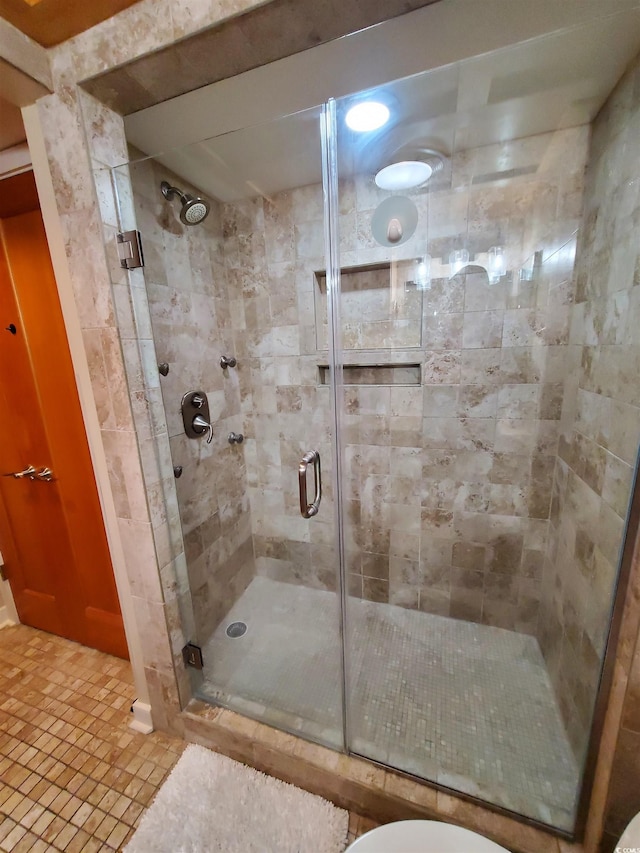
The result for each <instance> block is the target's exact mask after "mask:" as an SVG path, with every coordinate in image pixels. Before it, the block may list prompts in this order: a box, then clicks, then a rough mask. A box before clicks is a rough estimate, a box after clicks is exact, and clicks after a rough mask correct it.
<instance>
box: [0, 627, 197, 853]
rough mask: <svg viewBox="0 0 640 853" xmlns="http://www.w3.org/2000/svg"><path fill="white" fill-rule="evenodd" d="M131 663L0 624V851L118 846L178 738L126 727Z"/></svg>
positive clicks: (166, 767) (172, 757)
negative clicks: (148, 733) (144, 733)
mask: <svg viewBox="0 0 640 853" xmlns="http://www.w3.org/2000/svg"><path fill="white" fill-rule="evenodd" d="M134 699H135V693H134V689H133V683H132V678H131V667H130V666H129V663H128V662H127V661H122V660H120V659H118V658H114V657H110V656H109V655H105V654H102V653H101V652H97V651H95V650H93V649H87V648H84V647H83V646H79V645H77V644H76V643H72V642H70V641H68V640H64V639H62V638H60V637H54V636H52V635H50V634H45V633H44V632H42V631H37V630H35V629H33V628H28V627H26V626H23V625H16V626H11V627H5V628H2V629H1V630H0V850H3V851H12V853H21V851H34V852H35V853H39V851H44V850H64V851H68V853H76V851H78V853H79V851H82V853H93V851H98V850H119V849H121V848H122V846H123V845H124V844H126V842H127V840H128V838H129V836H130V835H132V834H133V832H134V830H135V828H136V826H137V824H138V821H139V820H140V816H141V815H142V813H143V812H144V809H145V808H146V806H147V805H148V804H149V803H150V802H151V800H152V798H153V796H154V794H155V792H156V791H157V789H158V788H159V787H160V785H161V784H162V782H163V781H164V779H165V777H166V776H167V774H168V773H169V771H170V769H171V768H172V767H173V765H174V764H175V762H176V761H177V759H178V758H179V756H180V754H181V752H182V750H183V748H184V743H183V742H182V741H181V740H178V739H176V738H171V737H168V736H166V735H164V734H161V733H158V732H154V733H153V734H151V735H142V734H138V733H136V732H134V731H132V730H131V729H130V728H128V722H129V719H130V716H129V709H130V707H131V703H132V702H133V700H134Z"/></svg>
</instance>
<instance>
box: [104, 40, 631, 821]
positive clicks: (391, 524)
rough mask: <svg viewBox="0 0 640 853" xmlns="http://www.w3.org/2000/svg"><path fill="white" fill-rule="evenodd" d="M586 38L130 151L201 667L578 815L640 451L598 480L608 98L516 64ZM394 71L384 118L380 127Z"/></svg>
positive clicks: (208, 685)
mask: <svg viewBox="0 0 640 853" xmlns="http://www.w3.org/2000/svg"><path fill="white" fill-rule="evenodd" d="M565 37H568V36H566V35H565ZM562 50H563V43H562V38H561V37H559V36H554V37H549V38H545V39H538V40H533V41H532V42H527V43H525V44H524V45H519V46H517V47H515V48H509V49H505V50H500V51H496V52H494V53H492V54H487V55H485V56H482V57H477V58H474V59H472V60H468V61H464V62H460V63H457V64H455V65H451V66H447V67H445V68H442V69H437V70H436V71H433V72H429V73H425V74H420V75H417V76H415V77H410V78H406V79H403V80H399V81H395V82H393V83H389V84H387V85H385V86H379V87H377V88H376V89H375V90H372V91H370V92H358V93H357V94H354V95H349V96H348V97H344V98H340V99H337V100H331V101H329V102H328V103H326V104H324V105H321V106H318V107H316V108H313V109H309V110H304V111H302V112H298V113H295V114H292V115H287V116H283V117H281V118H279V119H278V120H276V121H273V122H270V123H268V124H263V125H260V126H254V127H249V128H244V129H240V130H237V131H233V132H230V133H227V134H224V135H222V136H218V137H215V138H212V139H207V140H205V141H202V142H199V143H197V144H195V145H190V146H187V147H185V148H182V149H180V150H176V151H169V152H165V153H162V154H156V153H155V152H152V153H154V156H153V157H150V156H147V155H146V154H144V155H143V154H142V153H141V152H136V151H134V150H132V152H131V162H130V163H129V164H127V166H123V167H121V168H119V169H116V170H114V181H115V183H116V185H118V184H119V183H124V181H125V176H126V180H129V179H130V181H131V185H132V187H133V196H134V197H133V204H134V208H135V219H136V223H137V227H138V229H139V230H140V231H141V233H142V235H143V240H144V252H145V262H146V263H145V268H144V282H142V281H138V282H137V285H139V286H140V287H144V289H145V293H146V298H147V300H148V303H149V308H150V313H151V320H152V327H153V328H152V332H153V342H154V346H155V356H156V358H157V361H158V363H159V364H160V365H161V368H162V370H161V373H162V376H161V379H160V387H161V391H162V399H163V402H164V409H165V415H166V422H167V428H168V434H169V441H170V445H171V455H172V462H173V465H174V477H175V480H174V481H172V482H170V483H168V484H166V486H167V488H174V487H175V491H176V493H177V498H178V506H179V518H173V519H169V523H170V524H173V525H174V526H175V527H176V528H179V529H181V531H182V537H183V540H184V550H185V555H186V560H187V569H188V578H189V588H190V594H191V601H192V607H193V612H192V613H191V614H190V617H189V625H190V631H191V633H192V636H191V638H190V639H191V640H192V642H193V643H194V644H195V645H196V646H198V647H199V648H200V649H201V650H202V658H203V668H202V670H195V669H194V670H193V671H192V673H193V682H192V683H193V692H194V695H195V696H197V697H198V698H200V699H204V700H205V701H207V702H211V703H214V704H219V705H222V706H224V707H227V708H231V709H233V710H235V711H237V712H239V713H241V714H245V715H247V716H249V717H252V718H255V719H258V720H261V721H263V722H266V723H268V724H271V725H274V726H277V727H280V728H282V729H284V730H286V731H289V732H292V733H294V734H298V735H300V736H302V737H305V738H308V739H310V740H313V741H316V742H318V743H321V744H324V745H327V746H330V747H332V748H334V749H337V750H342V751H347V752H350V753H354V754H357V755H360V756H362V757H364V758H366V759H370V760H372V761H375V762H377V763H380V764H382V765H385V766H388V767H391V768H394V769H396V770H398V771H401V772H404V773H407V774H410V775H412V776H415V777H418V778H420V779H423V780H426V781H429V782H432V783H435V784H437V785H439V786H442V787H444V788H447V789H453V790H455V791H460V792H463V793H464V794H466V795H469V796H472V797H475V798H477V799H479V800H482V801H484V802H487V803H489V804H492V805H494V806H498V807H501V808H504V809H507V810H509V811H511V812H515V813H517V814H519V815H523V816H525V817H526V818H528V819H530V820H533V821H536V822H539V823H541V824H545V825H548V826H551V827H554V828H556V829H559V830H561V831H565V832H570V831H571V830H572V828H573V826H574V822H575V816H576V806H577V801H578V797H579V793H580V783H581V779H582V774H583V769H584V764H585V756H586V751H587V746H588V738H589V732H590V729H591V723H592V717H593V709H594V703H595V699H596V694H597V689H598V683H599V679H600V673H601V669H602V662H603V659H604V653H605V646H606V640H607V636H608V631H609V626H610V613H611V606H612V601H613V596H614V591H615V582H616V572H617V566H618V556H619V551H620V547H621V544H622V542H623V537H624V524H625V518H626V511H627V505H628V503H629V499H630V495H631V490H632V482H633V470H634V468H633V466H634V463H635V448H636V447H637V439H638V436H639V435H640V422H639V423H638V424H637V425H636V427H635V428H636V432H635V434H634V442H633V445H634V452H633V457H631V454H630V453H627V454H626V456H624V454H623V455H622V456H617V455H616V454H615V452H614V451H611V452H609V451H605V450H604V448H603V449H602V452H600V451H598V453H599V454H600V455H601V456H602V454H603V453H605V452H607V453H608V454H609V455H608V456H606V458H605V457H604V456H602V458H603V460H604V461H603V465H605V468H606V465H607V464H608V465H610V466H613V467H616V472H617V473H616V477H617V480H616V482H618V484H619V488H618V489H617V490H616V500H615V502H613V503H614V505H613V506H611V505H610V503H607V500H608V498H607V492H606V490H605V491H604V492H603V491H602V489H601V490H600V494H599V495H598V500H596V498H594V497H593V496H592V495H591V493H590V492H589V489H591V490H592V491H593V472H591V471H590V470H589V469H588V466H586V464H585V463H584V461H582V462H581V461H580V459H582V457H580V459H579V458H578V450H577V449H576V447H577V445H578V444H580V447H581V448H582V449H583V450H584V448H585V447H586V442H587V440H588V441H592V442H593V440H594V439H593V438H589V429H588V424H586V423H585V417H586V415H585V412H584V393H585V391H584V389H583V388H580V387H579V382H578V378H577V377H578V374H579V366H580V363H581V359H582V358H583V347H584V346H585V335H587V336H588V332H585V329H584V323H585V307H584V305H585V302H587V301H588V300H585V298H584V294H583V293H581V290H580V279H579V275H576V274H575V269H576V268H577V269H578V272H579V271H580V263H581V260H580V247H581V243H580V240H579V228H580V223H581V216H582V209H583V196H584V189H585V184H584V172H585V167H586V166H587V164H588V159H589V122H590V120H591V118H592V117H593V116H592V113H591V112H590V111H589V110H590V109H591V108H592V106H593V105H592V104H591V103H590V102H589V99H588V98H586V97H585V98H583V101H582V102H581V103H582V106H575V103H574V107H573V112H568V111H567V109H565V104H564V103H563V102H561V101H560V102H558V103H557V104H555V106H554V108H553V109H551V108H550V109H548V110H547V111H546V112H545V113H544V116H543V118H540V117H538V118H537V119H536V120H535V121H534V120H533V119H532V118H531V116H532V112H534V110H535V105H536V103H538V101H539V99H540V98H542V97H543V96H544V94H545V92H544V88H545V86H546V85H547V84H546V83H545V81H544V80H541V82H539V88H537V89H535V90H532V91H524V90H522V91H518V92H516V91H515V89H513V90H511V89H509V86H508V85H507V83H506V82H504V81H506V80H508V79H511V78H508V75H506V70H507V69H511V68H514V67H521V66H522V65H523V64H526V63H531V62H533V61H534V58H535V57H540V56H543V57H544V56H547V55H549V56H554V57H556V58H557V57H558V56H560V55H562ZM481 80H485V81H490V80H494V83H493V84H492V85H493V88H492V89H491V93H490V96H488V95H487V91H485V90H484V89H483V88H482V86H480V85H479V84H478V81H481ZM496 80H497V81H498V82H497V83H496V82H495V81H496ZM501 80H502V83H500V81H501ZM574 82H575V81H574ZM510 85H511V84H510ZM501 86H502V89H501V88H500V87H501ZM485 88H486V87H485ZM567 91H568V94H567V97H569V99H570V96H571V97H572V95H573V93H572V91H571V90H570V87H569V88H568V90H567ZM516 98H520V99H521V103H520V106H521V109H520V110H519V112H518V115H519V119H518V120H517V121H513V120H511V119H510V123H507V124H508V128H507V124H505V116H506V115H507V114H509V115H511V116H512V113H509V111H508V104H509V103H510V102H511V101H512V100H513V99H516ZM536 99H538V100H536ZM370 101H374V102H376V103H379V104H382V105H383V106H386V107H387V109H388V111H389V120H388V122H387V123H385V124H382V125H380V126H379V127H377V128H373V129H369V130H367V131H359V130H354V129H353V128H352V127H351V126H350V123H349V122H348V121H347V116H348V113H349V111H350V110H351V109H352V107H354V106H359V105H362V104H363V103H365V102H370ZM574 101H575V99H574ZM572 103H573V101H572ZM407 163H414V164H415V163H417V164H422V170H421V171H420V175H419V179H415V178H412V177H411V175H410V170H409V169H408V168H404V167H403V168H400V169H397V168H396V169H391V175H392V176H391V178H389V171H388V170H387V169H385V167H388V166H397V164H407ZM425 165H426V167H427V168H426V169H425V168H424V166H425ZM383 169H384V170H385V172H384V174H383V171H382V170H383ZM420 176H421V177H420ZM389 181H391V183H389ZM163 182H167V183H168V184H169V186H170V187H174V188H176V190H179V193H178V192H176V193H174V194H173V195H172V196H170V197H169V198H166V197H165V195H164V194H163V193H162V192H161V184H162V183H163ZM187 197H189V198H192V197H193V198H203V199H206V200H207V203H208V205H209V210H208V213H207V215H206V217H205V218H204V219H203V220H201V221H199V222H198V223H197V224H188V223H186V222H185V221H184V219H181V216H180V213H181V209H182V208H183V206H184V205H185V204H186V201H188V198H187ZM576 247H577V248H576ZM576 251H577V252H578V254H577V260H576ZM581 305H582V306H583V307H580V306H581ZM621 334H622V333H620V339H621V341H622V336H621ZM613 335H614V337H615V331H614V332H613ZM620 346H623V343H621V344H620ZM624 357H625V356H624V352H623V351H622V350H621V351H620V359H621V361H620V362H619V363H620V364H623V363H624ZM198 419H199V420H198ZM612 455H613V456H615V458H612V459H610V458H609V457H610V456H612ZM603 470H604V469H603ZM612 476H613V475H612ZM598 520H599V521H598ZM596 528H598V529H599V530H600V533H598V534H594V532H593V531H594V529H596Z"/></svg>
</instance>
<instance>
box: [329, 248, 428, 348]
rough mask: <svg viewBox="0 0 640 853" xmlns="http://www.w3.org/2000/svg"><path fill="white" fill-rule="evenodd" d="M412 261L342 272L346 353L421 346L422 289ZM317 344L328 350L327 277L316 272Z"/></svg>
mask: <svg viewBox="0 0 640 853" xmlns="http://www.w3.org/2000/svg"><path fill="white" fill-rule="evenodd" d="M414 272H415V266H414V262H413V261H394V262H391V263H377V264H366V265H362V266H356V267H343V269H341V271H340V279H341V298H340V319H341V327H342V346H343V349H345V350H377V349H384V350H388V349H414V348H419V347H420V346H421V345H422V293H423V292H422V290H420V289H419V288H418V287H416V284H415V282H414V280H413V278H414ZM314 290H315V301H316V340H317V348H318V349H319V350H326V349H328V334H327V275H326V272H325V271H324V270H323V271H321V272H316V273H315V288H314Z"/></svg>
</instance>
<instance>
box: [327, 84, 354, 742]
mask: <svg viewBox="0 0 640 853" xmlns="http://www.w3.org/2000/svg"><path fill="white" fill-rule="evenodd" d="M320 137H321V144H322V190H323V203H324V247H325V265H326V282H327V320H328V326H329V341H328V343H329V387H330V396H331V425H332V427H333V429H332V433H333V437H332V450H333V477H332V484H333V493H334V523H335V530H336V549H337V555H338V569H337V571H338V592H339V595H338V601H339V614H338V615H339V630H340V656H341V661H340V666H341V670H342V672H341V675H342V679H341V686H342V749H343V751H344V752H346V753H348V752H349V744H350V742H351V739H350V728H351V727H350V722H349V708H348V702H347V696H348V695H349V692H348V682H349V675H348V673H349V660H348V652H347V636H348V631H347V572H346V561H345V552H344V513H343V505H342V470H343V467H344V464H343V443H342V404H341V403H342V389H343V379H342V335H341V327H340V238H339V232H338V217H339V212H338V136H337V123H336V102H335V100H334V99H333V98H330V99H329V100H328V101H327V102H326V104H324V106H323V108H322V117H321V119H320Z"/></svg>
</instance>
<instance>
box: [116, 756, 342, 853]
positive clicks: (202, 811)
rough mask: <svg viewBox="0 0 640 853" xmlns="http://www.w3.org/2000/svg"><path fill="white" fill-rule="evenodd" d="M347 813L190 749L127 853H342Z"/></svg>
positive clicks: (242, 767) (240, 766)
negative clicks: (216, 852)
mask: <svg viewBox="0 0 640 853" xmlns="http://www.w3.org/2000/svg"><path fill="white" fill-rule="evenodd" d="M348 824H349V815H348V812H346V811H344V810H343V809H338V808H336V807H335V806H334V805H332V804H331V803H329V802H327V800H323V799H322V797H316V796H314V795H313V794H309V793H307V792H306V791H302V790H300V788H296V787H295V786H294V785H288V784H287V783H286V782H281V781H280V780H279V779H274V778H272V777H271V776H266V775H265V774H264V773H259V772H258V771H257V770H253V769H252V768H251V767H245V765H244V764H239V763H238V762H237V761H232V760H231V759H230V758H227V757H226V756H225V755H218V754H217V753H216V752H211V750H209V749H204V747H202V746H194V745H193V744H190V745H189V746H187V748H186V749H185V751H184V752H183V753H182V756H181V758H180V760H179V761H178V763H177V764H176V766H175V767H174V768H173V770H172V771H171V773H170V775H169V777H168V778H167V780H166V781H165V783H164V785H163V786H162V787H161V788H160V790H159V791H158V793H157V795H156V797H155V799H154V801H153V803H152V804H151V806H150V807H149V809H148V810H147V812H146V813H145V814H144V815H143V817H142V820H141V822H140V826H139V827H138V829H137V830H136V832H135V834H134V835H133V837H132V839H131V841H130V842H129V844H127V846H126V847H125V853H214V851H220V852H221V853H235V851H237V853H342V851H343V850H344V848H345V846H346V842H347V829H348Z"/></svg>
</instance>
